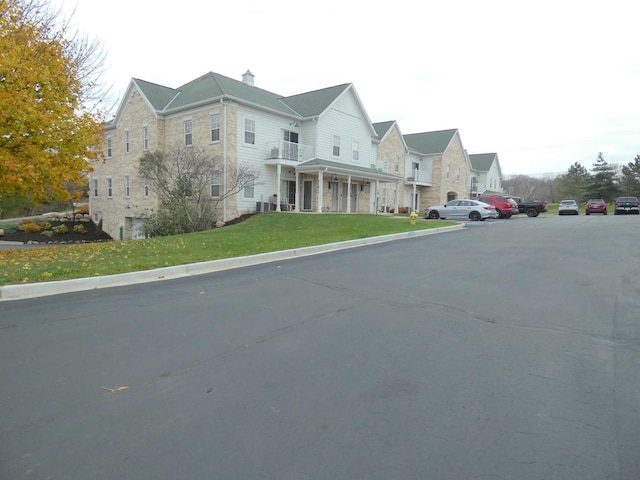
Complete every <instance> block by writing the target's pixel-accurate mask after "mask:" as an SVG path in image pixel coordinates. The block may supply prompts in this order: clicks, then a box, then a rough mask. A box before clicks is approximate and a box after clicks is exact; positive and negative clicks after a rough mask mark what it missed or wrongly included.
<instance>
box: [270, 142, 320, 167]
mask: <svg viewBox="0 0 640 480" xmlns="http://www.w3.org/2000/svg"><path fill="white" fill-rule="evenodd" d="M313 157H314V148H313V147H312V146H310V145H303V144H301V143H293V142H287V141H286V140H280V141H275V142H267V155H266V158H268V159H282V160H293V161H295V162H304V161H306V160H311V159H312V158H313Z"/></svg>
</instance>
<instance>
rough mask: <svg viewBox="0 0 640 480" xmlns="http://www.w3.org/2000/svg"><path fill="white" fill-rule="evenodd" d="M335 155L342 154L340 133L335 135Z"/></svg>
mask: <svg viewBox="0 0 640 480" xmlns="http://www.w3.org/2000/svg"><path fill="white" fill-rule="evenodd" d="M333 156H334V157H339V156H340V137H339V136H338V135H334V136H333Z"/></svg>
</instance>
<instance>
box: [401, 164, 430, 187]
mask: <svg viewBox="0 0 640 480" xmlns="http://www.w3.org/2000/svg"><path fill="white" fill-rule="evenodd" d="M408 175H409V176H408V177H407V178H406V179H405V180H406V181H407V182H408V183H416V184H420V185H431V172H430V171H426V170H418V169H417V168H416V169H415V170H409V171H408Z"/></svg>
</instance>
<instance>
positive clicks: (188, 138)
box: [184, 120, 193, 146]
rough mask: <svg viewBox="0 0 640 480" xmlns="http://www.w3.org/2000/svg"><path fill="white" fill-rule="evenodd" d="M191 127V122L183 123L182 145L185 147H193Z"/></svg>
mask: <svg viewBox="0 0 640 480" xmlns="http://www.w3.org/2000/svg"><path fill="white" fill-rule="evenodd" d="M192 128H193V126H192V124H191V120H185V121H184V144H185V145H186V146H189V145H193V130H192Z"/></svg>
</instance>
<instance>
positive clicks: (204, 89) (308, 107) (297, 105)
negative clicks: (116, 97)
mask: <svg viewBox="0 0 640 480" xmlns="http://www.w3.org/2000/svg"><path fill="white" fill-rule="evenodd" d="M133 83H134V84H135V85H136V86H137V87H138V89H139V90H140V92H141V93H142V94H143V95H144V96H145V97H146V99H147V101H148V102H149V104H150V105H151V106H152V108H154V109H155V110H156V111H158V112H163V113H167V112H170V111H174V110H180V109H183V108H189V107H192V106H195V105H199V104H203V103H208V102H212V101H215V100H218V99H221V98H230V99H235V100H238V101H241V102H243V103H247V104H251V105H254V106H257V107H261V108H265V109H268V110H271V111H275V112H278V113H282V114H285V115H291V116H295V117H298V118H307V117H313V116H317V115H320V114H321V113H322V112H323V111H325V110H326V109H327V108H328V107H329V106H330V105H331V104H332V103H333V102H334V101H335V100H336V99H337V98H338V97H339V96H340V95H341V94H342V93H343V92H345V91H346V90H348V89H349V88H352V84H350V83H345V84H341V85H336V86H333V87H328V88H323V89H320V90H314V91H311V92H306V93H301V94H298V95H292V96H289V97H283V96H282V95H278V94H276V93H273V92H269V91H267V90H264V89H261V88H258V87H255V86H253V85H248V84H246V83H244V82H242V81H239V80H235V79H233V78H229V77H226V76H224V75H220V74H219V73H215V72H209V73H206V74H204V75H202V76H201V77H198V78H196V79H195V80H192V81H190V82H188V83H185V84H184V85H182V86H180V87H178V88H169V87H164V86H162V85H158V84H155V83H151V82H147V81H145V80H141V79H138V78H134V79H133Z"/></svg>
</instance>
